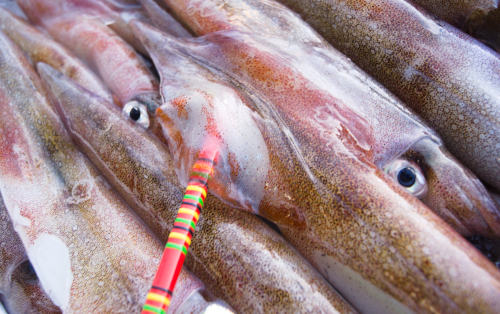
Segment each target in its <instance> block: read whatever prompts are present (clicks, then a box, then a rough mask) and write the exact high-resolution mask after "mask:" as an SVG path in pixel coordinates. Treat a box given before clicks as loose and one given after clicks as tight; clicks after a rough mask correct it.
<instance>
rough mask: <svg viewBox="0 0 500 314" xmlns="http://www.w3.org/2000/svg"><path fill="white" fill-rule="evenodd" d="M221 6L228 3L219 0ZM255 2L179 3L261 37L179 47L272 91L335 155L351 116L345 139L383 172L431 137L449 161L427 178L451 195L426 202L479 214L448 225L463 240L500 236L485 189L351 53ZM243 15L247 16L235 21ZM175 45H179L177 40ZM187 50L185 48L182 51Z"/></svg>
mask: <svg viewBox="0 0 500 314" xmlns="http://www.w3.org/2000/svg"><path fill="white" fill-rule="evenodd" d="M213 3H214V4H215V5H216V6H220V3H219V2H218V1H215V2H213ZM248 3H249V4H251V5H248V6H243V5H242V3H232V4H231V5H229V4H228V5H227V6H223V8H224V9H225V10H222V11H221V10H217V11H215V10H214V12H210V13H208V12H209V11H208V10H209V8H210V5H207V4H210V2H209V1H208V2H200V1H191V2H190V3H189V4H188V3H186V2H181V1H179V2H175V1H171V2H170V5H172V7H174V8H178V10H177V11H176V13H177V14H179V15H181V16H185V17H186V18H187V20H186V21H189V23H191V25H190V26H191V27H192V28H193V29H194V30H196V31H197V32H198V33H199V34H205V33H206V32H209V31H213V30H216V29H220V30H225V29H229V28H233V29H235V30H241V31H242V32H245V33H248V32H249V31H250V30H254V29H257V30H258V34H259V36H257V35H255V34H254V35H248V34H238V33H237V32H235V31H231V32H229V31H228V32H226V33H224V32H223V33H214V34H209V35H206V38H205V40H202V39H199V40H197V41H198V42H199V46H198V47H196V48H195V46H194V45H193V44H189V46H188V47H186V48H177V49H181V50H182V49H184V51H186V53H188V54H196V55H199V56H201V57H203V58H204V59H206V60H208V61H209V62H210V63H212V64H213V65H214V66H215V67H218V68H220V69H221V70H222V71H225V72H232V73H233V74H232V75H233V76H234V75H235V76H236V77H237V80H240V81H241V82H242V84H243V85H252V84H253V85H254V87H255V88H257V89H260V90H263V91H265V93H266V95H265V96H266V98H267V99H268V100H270V101H271V102H273V103H274V105H277V109H278V110H279V111H281V113H282V114H283V115H284V116H286V117H293V119H295V120H299V119H301V120H302V121H301V123H302V124H303V125H309V126H310V128H309V130H315V131H316V130H317V131H318V133H317V135H318V136H319V138H320V140H323V141H324V142H323V143H324V145H325V147H326V149H327V150H328V149H329V150H332V149H333V147H334V145H333V141H332V139H331V137H332V136H333V134H334V133H335V132H336V131H335V128H333V127H332V125H331V124H329V123H330V122H329V120H328V119H329V116H333V115H334V116H336V117H337V118H338V117H339V116H340V117H342V116H343V115H345V117H351V118H348V119H346V120H347V121H346V120H343V121H342V120H340V121H341V124H342V125H343V128H345V130H344V134H349V133H351V134H352V136H353V139H352V140H347V139H346V138H344V139H343V141H344V142H345V143H349V142H350V143H351V144H347V145H348V146H349V147H351V148H353V151H357V152H355V153H354V154H355V155H356V156H359V154H360V152H363V151H366V152H367V153H368V156H369V157H368V158H373V161H374V162H375V164H376V165H377V166H378V167H379V168H381V169H383V168H385V167H386V166H387V165H388V163H390V162H391V161H392V160H394V159H396V158H398V157H399V156H400V155H402V154H403V153H404V152H405V151H406V150H407V149H408V148H409V147H411V146H412V145H414V144H415V143H416V142H418V141H419V140H421V139H422V138H425V137H429V138H431V139H432V140H433V141H427V143H429V145H430V147H429V149H433V150H436V151H437V150H441V151H442V153H443V156H442V158H441V160H443V161H446V162H445V163H444V164H443V163H441V164H436V166H435V167H430V166H429V165H428V167H427V169H428V172H427V173H426V174H425V175H426V176H427V177H429V178H430V177H431V176H432V175H433V173H432V171H434V173H436V175H437V176H439V177H441V181H442V182H446V181H448V183H447V191H443V190H434V191H432V192H433V193H434V195H435V196H436V197H440V198H441V199H440V200H439V201H438V202H436V201H433V202H427V203H426V204H427V205H428V206H431V208H432V209H433V210H435V211H436V212H439V213H442V212H443V210H444V209H443V204H444V203H446V211H450V212H451V214H452V215H453V216H457V217H458V220H465V219H466V218H467V217H471V216H474V219H472V220H471V222H470V223H469V226H468V227H467V229H465V228H463V227H462V226H461V224H460V223H458V220H457V219H456V218H454V219H453V220H450V219H448V220H447V221H449V222H451V223H453V224H452V225H453V227H454V228H455V229H456V230H458V231H460V232H461V233H462V234H463V235H466V236H469V235H472V234H476V233H480V234H482V235H485V236H488V237H498V236H499V235H500V224H499V219H500V210H499V209H498V207H497V206H495V205H494V203H493V202H492V201H491V199H490V198H489V195H488V193H487V192H486V191H485V189H484V187H483V186H482V185H481V184H480V183H479V182H478V181H477V178H476V177H475V176H474V175H471V174H470V172H469V171H467V170H466V169H465V168H464V167H463V166H462V165H461V164H460V163H457V162H456V160H454V159H453V158H451V159H450V158H448V157H447V155H448V153H447V152H446V150H445V149H443V148H442V143H441V140H440V139H439V138H438V137H437V136H436V135H435V133H434V132H433V131H432V130H431V129H430V128H429V127H428V126H427V125H425V124H424V123H423V122H422V121H421V120H420V119H419V118H418V117H417V116H416V115H415V114H414V113H412V112H409V110H408V109H407V108H406V106H405V105H404V104H403V103H402V102H400V101H399V100H397V99H396V98H395V97H394V96H393V95H391V94H389V93H387V92H386V91H385V90H384V89H382V88H381V87H380V85H378V84H377V83H375V82H373V80H372V79H370V78H369V77H368V76H367V75H366V74H364V73H363V72H362V71H360V70H359V68H357V67H356V66H355V65H353V64H352V62H351V61H350V60H348V59H347V58H346V57H345V56H343V55H342V54H341V53H339V52H338V51H336V50H334V49H332V48H331V46H329V45H327V44H325V43H324V42H323V41H322V39H321V38H320V37H319V36H318V35H317V34H316V33H315V32H313V31H312V30H311V29H310V27H308V26H307V25H305V24H304V23H303V22H302V21H300V20H298V19H297V17H296V16H295V15H294V14H292V13H291V12H290V11H289V10H284V9H283V7H280V6H279V5H277V4H275V3H273V2H270V1H261V2H258V3H255V2H252V1H249V2H248ZM259 8H263V9H259ZM236 11H238V12H246V13H245V14H240V15H238V16H234V12H236ZM252 17H256V18H252ZM266 19H267V20H270V21H269V22H268V24H269V23H277V24H278V25H277V26H276V27H274V28H273V27H265V25H266V24H265V23H261V22H260V21H266ZM274 21H276V22H274ZM284 39H286V40H284ZM171 42H172V45H176V42H175V40H171ZM210 42H211V43H210ZM266 42H268V43H266ZM301 43H302V44H305V45H306V46H305V47H304V46H301ZM182 45H183V44H182V43H179V46H180V47H182ZM235 51H236V53H234V54H233V55H231V54H232V53H233V52H235ZM228 61H230V62H228ZM282 82H283V84H282ZM270 90H273V91H272V92H270ZM292 95H293V97H292ZM354 115H357V118H354ZM356 142H357V143H356ZM353 143H354V144H353ZM449 173H453V175H450V174H449ZM445 177H447V179H450V180H445V179H444V178H445ZM451 179H452V180H451ZM458 195H460V196H459V197H458ZM461 215H463V217H460V216H461ZM476 222H477V223H476Z"/></svg>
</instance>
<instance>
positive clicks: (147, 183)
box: [39, 66, 356, 313]
mask: <svg viewBox="0 0 500 314" xmlns="http://www.w3.org/2000/svg"><path fill="white" fill-rule="evenodd" d="M39 68H40V69H41V73H42V76H43V77H44V81H45V82H48V83H49V84H50V90H51V92H52V95H53V97H54V98H55V99H57V100H58V105H57V107H58V111H59V112H60V113H61V116H62V119H63V121H64V123H65V124H66V126H67V129H68V131H69V133H70V134H71V136H72V138H73V139H74V140H75V143H77V145H78V146H79V147H80V149H81V150H82V151H83V152H85V154H87V156H89V158H90V159H91V160H92V161H93V162H94V164H95V165H96V166H97V167H98V168H99V170H100V171H101V173H103V175H104V176H105V177H106V178H109V180H110V182H111V184H112V185H113V186H114V187H115V189H116V190H117V191H118V192H119V193H120V195H122V197H123V198H124V199H126V200H127V202H128V203H129V204H131V206H132V207H133V208H134V209H135V212H136V213H137V214H138V216H139V217H140V218H141V219H142V220H143V221H144V222H146V224H147V225H148V226H149V227H150V228H151V230H153V232H155V233H156V234H157V235H158V236H159V237H160V238H161V239H162V240H163V241H164V242H167V236H168V234H169V231H170V230H172V229H173V227H174V226H176V223H175V222H174V219H175V217H176V215H177V212H178V209H179V207H180V205H181V202H182V197H183V195H184V190H185V188H184V187H183V186H182V185H181V184H180V183H179V181H178V180H177V176H176V174H175V171H174V167H173V165H172V160H171V158H170V155H169V153H168V151H167V149H166V147H165V146H164V144H162V143H161V142H160V141H159V140H158V139H156V138H155V137H153V136H152V135H151V134H149V133H148V131H146V130H144V128H142V127H140V126H138V125H135V124H133V123H132V121H130V120H128V119H127V118H124V117H123V115H122V112H121V110H120V109H119V108H118V107H116V106H114V105H113V104H111V103H109V102H106V101H105V100H103V99H101V98H98V97H95V96H93V95H91V94H89V93H87V92H86V91H84V90H83V89H81V88H78V86H76V85H75V84H74V83H73V82H71V81H69V80H68V79H66V78H64V77H62V76H61V75H58V74H57V73H56V72H55V71H53V70H52V71H51V70H50V69H49V68H48V67H45V68H42V67H40V66H39ZM185 264H186V266H187V267H188V268H189V269H190V270H191V271H192V272H193V273H194V274H195V275H196V276H197V277H198V278H200V279H201V280H202V281H203V282H204V283H205V284H206V285H207V286H208V287H209V288H210V289H211V291H213V293H214V294H215V295H216V296H218V297H220V298H222V299H223V300H225V301H226V302H227V303H228V304H229V305H230V306H231V307H232V308H234V309H235V310H236V311H237V312H242V313H249V312H256V311H257V312H280V311H284V312H306V311H309V310H308V309H311V310H312V311H313V312H320V311H324V312H332V313H337V312H339V313H354V312H356V311H355V310H354V309H353V308H352V307H351V306H350V305H349V304H348V303H347V302H345V301H344V299H343V298H342V297H340V295H338V294H337V293H336V292H335V291H334V290H333V289H332V288H331V286H330V285H329V284H328V283H327V282H326V281H325V280H324V279H323V278H322V277H321V276H320V275H319V274H318V273H317V272H316V271H315V270H314V269H312V268H311V267H310V265H309V264H308V263H307V262H306V261H305V260H304V259H303V258H302V257H300V256H299V255H298V254H297V252H296V251H295V250H294V249H293V248H292V247H291V246H290V245H289V244H288V243H286V242H285V240H284V239H282V238H281V237H280V236H278V235H277V234H276V233H275V232H274V231H273V230H271V229H270V228H269V227H268V226H267V225H265V224H264V223H263V222H262V221H260V220H259V219H258V218H257V217H255V216H254V215H252V214H250V213H247V212H243V211H240V210H236V209H232V208H230V207H228V206H225V205H223V204H222V203H221V202H220V201H218V200H217V199H216V198H215V197H214V196H210V195H208V196H207V198H206V199H205V202H204V208H203V212H202V213H201V215H200V219H199V221H198V223H197V226H196V231H195V232H194V234H193V239H192V243H191V245H190V247H189V254H188V255H187V256H186V262H185ZM297 282H299V283H300V286H301V287H303V289H304V290H302V291H300V292H298V291H297V290H296V288H297ZM283 294H284V295H286V297H281V296H282V295H283ZM174 296H175V292H174Z"/></svg>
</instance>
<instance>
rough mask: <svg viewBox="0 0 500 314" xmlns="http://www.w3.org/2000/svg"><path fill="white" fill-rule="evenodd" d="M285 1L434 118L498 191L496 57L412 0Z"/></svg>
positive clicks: (458, 152) (499, 75) (451, 144)
mask: <svg viewBox="0 0 500 314" xmlns="http://www.w3.org/2000/svg"><path fill="white" fill-rule="evenodd" d="M281 2H282V3H285V4H287V5H289V6H290V7H291V8H292V9H293V10H296V11H297V12H299V13H300V14H301V16H302V17H303V18H304V19H305V20H306V21H308V22H309V23H310V24H311V25H312V26H313V27H314V28H315V29H316V30H317V31H318V32H320V33H321V34H322V35H323V36H324V37H325V39H327V40H328V41H329V42H330V43H332V45H334V46H335V47H336V48H337V49H339V50H340V51H341V52H343V53H344V54H346V55H347V56H348V57H349V58H351V59H352V60H353V61H354V62H355V63H356V64H357V65H359V66H360V67H361V68H363V69H364V70H365V71H366V72H367V73H369V74H370V75H372V76H373V77H374V78H376V79H377V80H378V81H379V82H381V83H382V84H383V85H384V86H386V87H387V88H388V89H390V90H391V91H392V92H393V93H394V94H396V96H398V97H399V98H400V99H402V100H403V101H404V102H405V103H406V104H407V105H408V106H409V107H411V108H412V109H413V110H415V112H416V113H417V114H419V115H420V116H421V117H422V118H424V119H425V120H426V121H428V122H429V123H430V124H431V126H432V127H434V128H435V129H436V130H437V132H438V133H439V134H440V135H441V136H442V137H443V139H444V142H445V143H446V147H447V148H448V149H449V150H450V151H451V152H452V153H453V155H454V156H456V157H457V158H458V159H460V160H461V161H462V162H463V163H464V164H465V165H466V166H467V167H468V168H470V169H471V170H472V171H473V172H474V173H475V174H476V175H477V176H478V177H479V178H480V179H482V180H484V181H485V182H487V183H488V184H490V185H492V186H493V187H495V188H496V189H499V188H500V129H499V128H500V110H499V109H500V92H499V91H500V56H499V55H498V54H496V53H494V52H492V51H491V50H490V49H488V48H487V47H485V46H484V45H483V44H481V43H479V42H478V41H476V40H474V39H473V38H471V37H469V36H467V35H465V34H464V33H462V32H460V31H459V30H457V29H455V28H453V27H451V26H450V25H448V24H446V23H443V22H440V21H436V20H435V19H434V18H433V17H431V16H429V15H428V14H427V13H424V12H423V11H422V10H419V9H418V8H416V7H414V6H413V5H411V4H410V3H407V2H406V1H401V0H391V1H386V2H384V3H383V4H382V3H380V2H377V1H371V0H370V1H366V2H364V4H363V5H359V4H358V3H357V2H355V1H347V2H340V1H319V2H315V6H314V7H313V6H311V5H310V4H311V3H312V2H306V1H295V2H293V1H288V0H281ZM401 20H404V23H405V25H407V26H406V27H401V24H400V21H401ZM347 30H354V31H347ZM388 34H390V35H388Z"/></svg>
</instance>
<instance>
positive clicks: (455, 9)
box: [407, 0, 498, 28]
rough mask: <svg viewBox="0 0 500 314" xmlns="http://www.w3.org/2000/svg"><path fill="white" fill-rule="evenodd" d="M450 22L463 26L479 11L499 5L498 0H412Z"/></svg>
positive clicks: (459, 26)
mask: <svg viewBox="0 0 500 314" xmlns="http://www.w3.org/2000/svg"><path fill="white" fill-rule="evenodd" d="M407 2H413V3H416V4H418V5H419V6H421V7H423V8H424V9H426V10H427V11H429V12H431V13H432V14H434V15H436V16H437V17H438V18H440V19H441V20H443V21H446V22H448V23H449V24H451V25H453V26H455V27H457V28H462V27H463V26H464V24H465V23H466V22H468V21H470V20H471V19H473V18H474V16H475V15H476V14H477V13H479V12H489V11H491V10H493V9H496V8H497V7H498V0H451V1H447V2H443V1H439V0H412V1H407Z"/></svg>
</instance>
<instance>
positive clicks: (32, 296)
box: [0, 195, 61, 314]
mask: <svg viewBox="0 0 500 314" xmlns="http://www.w3.org/2000/svg"><path fill="white" fill-rule="evenodd" d="M0 221H1V224H2V232H1V233H0V242H1V244H0V246H1V250H0V299H1V301H2V304H3V305H4V306H5V307H6V310H7V311H9V312H10V313H51V314H52V313H54V314H55V313H61V310H60V309H59V308H58V307H57V306H55V305H54V304H53V303H52V301H50V298H49V297H48V295H47V294H46V293H45V291H43V288H42V286H41V285H40V281H39V280H38V277H37V276H36V273H35V272H34V270H33V267H32V266H31V264H30V262H29V260H28V258H27V255H26V251H25V250H24V246H23V243H22V242H21V239H20V238H19V236H18V235H17V233H16V231H15V230H14V226H13V224H12V219H10V217H9V214H8V213H7V209H6V208H5V204H4V202H3V199H2V196H1V195H0ZM0 306H1V305H0ZM0 313H2V312H1V307H0Z"/></svg>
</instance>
